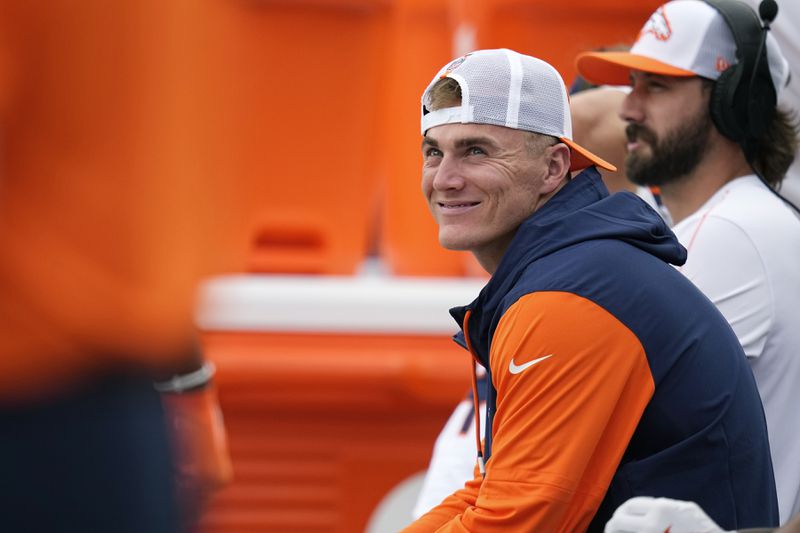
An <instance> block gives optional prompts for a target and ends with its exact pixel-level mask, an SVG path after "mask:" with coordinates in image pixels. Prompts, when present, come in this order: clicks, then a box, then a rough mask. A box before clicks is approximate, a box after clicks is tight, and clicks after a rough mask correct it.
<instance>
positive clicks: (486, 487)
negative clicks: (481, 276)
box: [410, 292, 654, 533]
mask: <svg viewBox="0 0 800 533" xmlns="http://www.w3.org/2000/svg"><path fill="white" fill-rule="evenodd" d="M536 360H538V361H536ZM533 361H536V362H533ZM532 362H533V363H532ZM490 364H491V368H492V378H493V383H494V385H495V388H496V389H497V411H496V414H495V419H494V427H493V450H492V456H491V458H490V459H489V461H488V462H487V464H486V477H485V478H484V479H483V480H482V483H480V486H479V488H478V494H477V497H476V498H475V503H474V505H469V506H468V507H466V508H465V509H464V510H463V511H462V512H460V513H459V514H458V515H456V516H454V517H453V518H452V519H451V520H450V521H448V522H446V523H444V524H441V525H440V527H438V528H434V527H431V528H428V529H424V528H422V527H419V528H413V529H410V531H415V532H416V531H438V532H451V531H459V532H463V531H476V532H481V533H483V532H492V531H549V532H560V531H565V532H566V531H582V530H585V529H586V527H588V525H589V523H590V521H591V519H592V517H593V516H594V514H595V513H596V511H597V509H598V507H599V505H600V503H601V501H602V499H603V497H604V495H605V492H606V490H607V488H608V485H609V483H610V482H611V478H612V477H613V475H614V472H615V471H616V468H617V466H618V464H619V461H620V459H621V457H622V454H623V452H624V451H625V448H626V447H627V445H628V442H629V440H630V438H631V435H632V434H633V432H634V430H635V429H636V426H637V424H638V422H639V419H640V417H641V414H642V412H643V411H644V409H645V407H646V405H647V403H648V402H649V400H650V398H651V397H652V394H653V390H654V385H653V380H652V376H651V374H650V368H649V365H648V362H647V357H646V355H645V353H644V349H643V348H642V346H641V344H640V342H639V341H638V339H637V338H636V336H635V335H634V334H633V333H632V332H631V331H630V330H629V329H628V328H627V327H625V326H624V325H623V324H622V323H621V322H619V320H617V319H616V318H615V317H614V316H612V315H611V314H610V313H609V312H608V311H606V310H605V309H603V308H601V307H599V306H598V305H596V304H594V303H593V302H591V301H589V300H586V299H584V298H581V297H579V296H576V295H574V294H570V293H560V292H541V293H533V294H529V295H526V296H524V297H523V298H521V299H520V300H519V301H518V302H516V303H515V304H514V305H513V306H512V307H511V308H509V309H508V311H507V312H506V314H505V315H504V316H503V318H502V319H501V320H500V323H499V325H498V327H497V329H496V331H495V335H494V339H493V342H492V347H491V353H490ZM512 370H514V372H512ZM457 494H458V493H457ZM454 496H455V495H454ZM451 499H452V497H451ZM451 499H448V500H445V502H443V504H442V505H446V504H448V502H450V501H451ZM450 505H451V506H452V503H451V504H450ZM438 511H439V508H438V507H437V508H436V509H434V510H433V511H432V513H438Z"/></svg>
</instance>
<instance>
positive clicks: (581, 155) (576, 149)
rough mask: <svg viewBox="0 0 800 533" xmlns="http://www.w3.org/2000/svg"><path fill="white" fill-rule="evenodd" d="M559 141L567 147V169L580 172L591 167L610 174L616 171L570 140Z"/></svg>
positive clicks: (604, 161) (607, 163)
mask: <svg viewBox="0 0 800 533" xmlns="http://www.w3.org/2000/svg"><path fill="white" fill-rule="evenodd" d="M559 140H560V141H561V142H563V143H564V144H566V145H567V146H569V149H570V152H571V153H570V165H569V169H570V170H571V171H574V170H582V169H584V168H586V167H590V166H592V165H594V166H596V167H600V168H604V169H606V170H610V171H611V172H616V171H617V167H615V166H614V165H612V164H611V163H609V162H608V161H606V160H605V159H603V158H601V157H598V156H596V155H594V154H593V153H592V152H590V151H589V150H587V149H586V148H584V147H583V146H581V145H579V144H578V143H576V142H575V141H573V140H571V139H566V138H564V137H562V138H561V139H559Z"/></svg>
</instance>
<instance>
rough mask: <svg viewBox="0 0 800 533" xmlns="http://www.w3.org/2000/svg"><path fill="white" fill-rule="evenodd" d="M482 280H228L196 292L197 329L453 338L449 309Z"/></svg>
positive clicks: (243, 277)
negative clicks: (441, 335) (197, 295)
mask: <svg viewBox="0 0 800 533" xmlns="http://www.w3.org/2000/svg"><path fill="white" fill-rule="evenodd" d="M485 284H486V280H484V279H480V278H412V277H395V276H388V275H356V276H300V275H230V276H221V277H216V278H211V279H209V280H208V281H206V282H205V283H203V285H202V286H201V288H200V297H199V306H198V311H197V317H196V318H197V325H198V326H199V327H200V329H202V330H206V331H214V330H222V331H262V332H263V331H271V332H317V333H331V332H333V333H375V334H380V333H384V334H426V335H427V334H431V335H439V334H446V335H450V334H452V333H453V332H455V331H456V330H457V329H458V325H457V324H456V322H455V321H454V320H453V318H452V317H451V316H450V313H448V310H449V309H450V308H451V307H455V306H459V305H466V304H468V303H470V302H471V301H472V300H474V299H475V298H476V297H477V296H478V293H479V292H480V290H481V289H482V288H483V286H484V285H485Z"/></svg>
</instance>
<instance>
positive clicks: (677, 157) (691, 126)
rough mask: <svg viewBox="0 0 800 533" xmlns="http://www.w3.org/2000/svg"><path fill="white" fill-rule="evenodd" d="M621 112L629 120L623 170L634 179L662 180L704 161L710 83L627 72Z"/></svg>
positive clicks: (640, 181)
mask: <svg viewBox="0 0 800 533" xmlns="http://www.w3.org/2000/svg"><path fill="white" fill-rule="evenodd" d="M631 83H632V91H631V93H630V94H629V95H628V97H627V98H626V99H625V102H624V103H623V105H622V109H621V112H620V116H621V117H622V118H623V120H626V121H627V122H628V126H627V128H626V131H625V132H626V134H627V136H628V145H627V150H628V156H627V158H626V160H625V171H626V173H627V175H628V178H629V179H630V180H631V181H633V182H634V183H636V184H638V185H656V186H661V185H666V184H669V183H674V182H676V181H679V180H680V179H682V178H683V177H685V176H686V175H687V174H689V173H691V172H692V171H693V170H694V169H695V168H696V167H697V165H698V164H699V163H700V161H702V159H703V157H704V155H705V153H706V150H707V147H708V144H709V139H710V135H711V131H712V122H711V117H710V115H709V112H708V98H709V95H708V93H709V89H708V88H707V86H706V85H705V84H704V83H703V81H702V80H700V79H699V78H677V77H670V76H658V75H654V74H647V73H642V72H633V73H632V74H631Z"/></svg>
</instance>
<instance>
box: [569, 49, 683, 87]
mask: <svg viewBox="0 0 800 533" xmlns="http://www.w3.org/2000/svg"><path fill="white" fill-rule="evenodd" d="M575 66H576V67H577V69H578V73H579V74H580V75H581V76H582V77H583V78H584V79H586V80H588V81H589V82H591V83H594V84H597V85H628V84H629V83H630V73H631V70H640V71H642V72H651V73H653V74H662V75H664V76H681V77H688V76H697V74H695V73H694V72H692V71H691V70H684V69H681V68H678V67H673V66H672V65H668V64H666V63H662V62H661V61H657V60H655V59H652V58H649V57H645V56H640V55H637V54H632V53H630V52H584V53H583V54H580V55H579V56H578V57H577V59H576V60H575Z"/></svg>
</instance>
